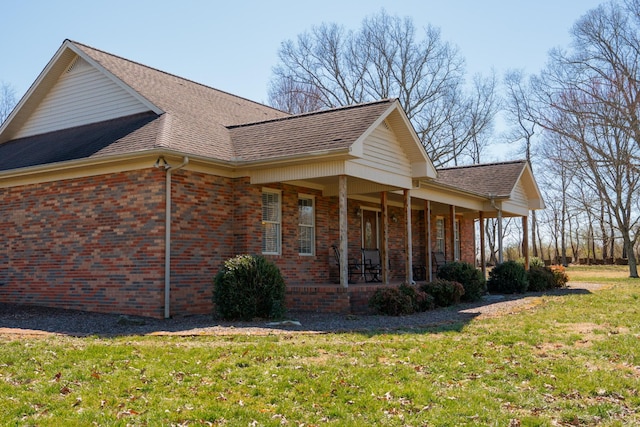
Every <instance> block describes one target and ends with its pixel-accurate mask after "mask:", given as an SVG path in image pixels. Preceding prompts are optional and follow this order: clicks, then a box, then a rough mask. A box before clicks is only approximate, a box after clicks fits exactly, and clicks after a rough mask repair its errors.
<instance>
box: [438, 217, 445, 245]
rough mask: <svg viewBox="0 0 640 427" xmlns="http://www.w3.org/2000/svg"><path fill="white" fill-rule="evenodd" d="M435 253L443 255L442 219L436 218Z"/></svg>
mask: <svg viewBox="0 0 640 427" xmlns="http://www.w3.org/2000/svg"><path fill="white" fill-rule="evenodd" d="M436 252H442V253H444V218H443V217H437V218H436Z"/></svg>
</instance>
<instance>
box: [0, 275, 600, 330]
mask: <svg viewBox="0 0 640 427" xmlns="http://www.w3.org/2000/svg"><path fill="white" fill-rule="evenodd" d="M604 287H606V285H601V284H595V283H593V284H587V283H580V284H576V285H572V286H569V287H568V288H564V289H559V290H555V291H551V292H546V293H526V294H523V295H487V296H485V297H483V298H482V300H480V301H478V302H475V303H465V304H460V305H457V306H455V307H449V308H443V309H436V310H431V311H427V312H424V313H417V314H413V315H410V316H399V317H392V316H379V315H336V314H324V313H302V312H301V313H296V312H293V313H290V314H289V316H288V318H289V319H291V320H288V321H284V322H266V321H264V320H262V321H252V322H226V321H220V320H216V319H213V317H212V316H210V315H197V316H184V317H176V318H172V319H152V318H146V317H136V316H123V315H117V314H100V313H90V312H85V311H75V310H62V309H56V308H47V307H38V306H24V305H15V304H2V305H0V336H14V337H19V336H39V335H42V336H48V335H51V334H58V335H69V336H91V335H96V336H105V337H111V336H127V335H182V336H190V335H191V336H192V335H270V334H292V333H309V334H313V333H330V332H352V331H357V332H384V331H396V330H415V329H425V328H433V327H441V326H446V325H447V324H451V325H454V324H459V323H466V322H470V321H471V320H472V319H474V318H481V317H491V316H501V315H507V314H511V313H515V312H519V311H522V310H526V309H529V308H532V307H534V306H536V305H537V304H538V303H539V301H540V299H539V298H540V297H541V296H544V295H570V294H585V293H591V292H592V291H596V290H599V289H602V288H604Z"/></svg>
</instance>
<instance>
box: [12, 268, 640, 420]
mask: <svg viewBox="0 0 640 427" xmlns="http://www.w3.org/2000/svg"><path fill="white" fill-rule="evenodd" d="M567 272H568V274H569V277H570V279H571V280H572V281H584V282H603V283H610V284H611V286H610V287H608V288H607V289H605V290H601V291H597V292H594V293H593V294H588V293H585V294H571V295H565V296H543V297H540V301H539V302H540V304H536V305H535V306H534V307H532V308H531V309H529V310H524V311H520V312H518V313H516V314H510V315H505V316H501V317H493V318H487V319H476V320H473V321H471V322H469V323H466V324H463V325H448V326H447V327H443V328H442V329H430V330H424V331H415V330H411V331H407V332H401V331H399V332H393V333H389V332H385V333H367V334H356V333H350V334H320V335H312V334H291V335H273V336H247V335H243V334H242V331H241V330H239V333H238V335H235V336H219V337H216V336H198V337H160V336H141V337H118V338H108V339H107V338H99V337H88V338H74V337H64V336H49V337H36V338H20V339H16V338H15V337H9V336H6V337H0V398H1V399H2V405H0V425H34V426H35V425H37V426H60V425H65V426H66V425H79V426H85V425H105V426H107V425H108V426H111V425H122V426H127V425H132V426H138V425H149V426H156V425H176V426H187V425H188V426H197V425H215V426H218V425H227V426H280V425H288V426H303V425H304V426H314V425H336V426H345V425H346V426H349V425H354V426H372V425H383V426H384V425H388V426H459V425H481V426H487V425H488V426H555V425H603V426H628V425H640V308H639V303H640V301H639V299H640V281H639V280H637V279H636V280H632V279H628V278H626V275H627V274H628V272H627V270H626V269H625V268H623V267H615V268H606V269H605V268H604V267H590V268H586V267H580V268H579V267H570V268H569V269H568V271H567Z"/></svg>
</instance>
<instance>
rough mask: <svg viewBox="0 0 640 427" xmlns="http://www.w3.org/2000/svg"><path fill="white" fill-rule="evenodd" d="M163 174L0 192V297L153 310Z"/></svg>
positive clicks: (159, 302) (158, 301) (159, 297)
mask: <svg viewBox="0 0 640 427" xmlns="http://www.w3.org/2000/svg"><path fill="white" fill-rule="evenodd" d="M163 188H164V174H162V173H160V172H159V171H156V170H148V171H138V172H130V173H118V174H111V175H105V176H95V177H88V178H78V179H71V180H65V181H60V182H51V183H43V184H36V185H29V186H21V187H15V188H7V189H1V190H0V206H1V209H2V216H1V218H2V219H1V220H0V235H2V236H3V240H4V242H3V245H2V248H0V262H1V264H0V283H2V286H0V300H2V301H5V302H11V303H20V304H34V305H46V306H55V307H61V308H71V309H82V310H90V311H96V312H115V313H127V314H138V315H144V316H159V315H161V313H162V306H163V293H162V288H161V287H159V286H158V284H159V283H160V282H161V281H162V277H163V276H162V266H163V264H164V258H163V257H164V195H163V194H164V193H163Z"/></svg>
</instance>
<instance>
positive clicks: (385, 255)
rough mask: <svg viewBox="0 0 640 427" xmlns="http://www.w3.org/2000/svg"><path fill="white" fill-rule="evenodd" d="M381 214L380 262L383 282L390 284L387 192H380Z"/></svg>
mask: <svg viewBox="0 0 640 427" xmlns="http://www.w3.org/2000/svg"><path fill="white" fill-rule="evenodd" d="M380 212H381V213H380V216H381V219H382V230H381V231H382V245H381V246H380V262H382V283H384V284H385V285H388V284H389V207H388V205H387V192H386V191H383V192H382V193H380Z"/></svg>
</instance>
